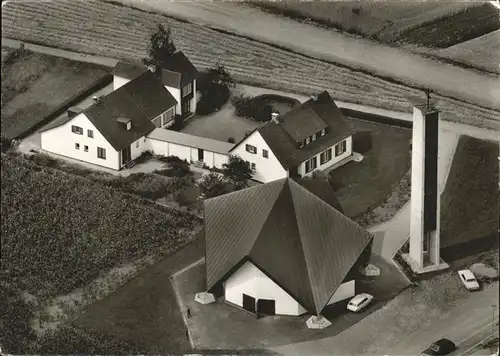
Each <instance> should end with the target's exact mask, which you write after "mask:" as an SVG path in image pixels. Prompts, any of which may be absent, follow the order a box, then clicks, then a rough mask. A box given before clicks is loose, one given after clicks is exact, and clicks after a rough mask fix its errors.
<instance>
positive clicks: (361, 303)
mask: <svg viewBox="0 0 500 356" xmlns="http://www.w3.org/2000/svg"><path fill="white" fill-rule="evenodd" d="M372 300H373V295H371V294H368V293H361V294H358V295H357V296H355V297H354V298H352V299H351V300H350V301H349V303H348V304H347V309H349V310H350V311H353V312H358V311H360V310H361V309H363V308H364V307H366V306H367V305H368V304H370V302H371V301H372Z"/></svg>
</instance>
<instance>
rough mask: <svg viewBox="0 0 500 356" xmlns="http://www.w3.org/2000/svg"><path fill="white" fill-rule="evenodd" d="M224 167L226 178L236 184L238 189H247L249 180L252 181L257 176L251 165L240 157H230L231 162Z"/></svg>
mask: <svg viewBox="0 0 500 356" xmlns="http://www.w3.org/2000/svg"><path fill="white" fill-rule="evenodd" d="M222 166H223V174H224V176H225V177H226V178H227V179H228V180H229V181H230V182H231V183H233V184H234V186H235V187H236V189H241V188H244V187H246V186H247V185H248V180H250V179H252V178H253V176H254V174H255V170H254V169H252V168H251V167H250V163H249V162H247V161H245V160H244V159H242V158H241V157H239V156H229V161H228V162H227V163H224V164H223V165H222Z"/></svg>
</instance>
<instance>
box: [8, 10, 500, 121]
mask: <svg viewBox="0 0 500 356" xmlns="http://www.w3.org/2000/svg"><path fill="white" fill-rule="evenodd" d="M2 10H3V11H2V29H3V36H5V37H8V38H15V39H19V40H24V41H28V42H34V43H41V44H46V45H48V46H53V47H60V48H65V49H70V50H74V51H78V52H85V53H92V54H99V55H105V56H108V57H115V58H122V59H127V60H135V61H138V60H140V59H141V58H144V57H146V56H147V46H148V39H149V35H150V34H151V33H152V32H153V31H155V29H156V26H157V24H158V23H162V24H164V25H170V27H171V28H172V34H173V37H174V39H175V42H176V44H177V46H178V48H179V49H181V50H183V51H184V52H185V53H186V55H187V56H188V57H189V58H190V59H191V60H192V61H193V63H194V64H195V65H196V66H197V67H198V68H199V69H204V68H207V67H210V66H212V65H213V64H214V63H215V62H216V61H219V62H221V63H222V64H224V65H225V66H226V68H227V69H228V70H229V71H230V73H231V74H232V75H233V76H234V77H235V79H237V80H238V81H240V82H245V83H248V84H253V85H258V86H266V87H268V88H271V89H285V90H287V91H291V92H298V93H303V94H312V93H317V92H319V91H322V90H325V89H326V90H328V91H329V92H330V93H331V94H332V95H333V97H334V98H336V99H338V100H341V101H348V102H353V103H363V104H365V105H371V106H375V107H381V108H386V109H394V110H400V111H410V109H411V107H412V102H413V100H414V98H415V97H419V98H423V93H422V91H421V90H416V89H411V88H408V87H407V86H403V85H399V84H394V83H392V82H389V81H386V80H383V79H380V78H376V77H374V76H371V75H369V74H364V73H361V72H359V71H354V70H350V69H347V68H342V67H339V66H336V65H333V64H329V63H325V62H322V61H319V60H315V59H312V58H307V57H305V56H302V55H299V54H294V53H290V52H288V51H285V50H281V49H277V48H275V47H272V46H270V45H266V44H262V43H259V42H255V41H252V40H248V39H245V38H241V37H238V36H234V35H230V34H226V33H222V32H219V31H215V30H212V29H209V28H206V27H203V26H200V25H196V24H191V23H186V22H181V21H177V20H175V19H172V18H168V17H166V16H163V15H159V14H153V13H148V12H145V11H141V10H138V9H135V8H130V7H125V6H120V5H116V4H114V3H109V2H104V1H100V2H96V1H88V2H80V1H78V2H61V1H52V2H43V3H38V2H9V3H7V4H6V5H4V7H3V8H2ZM433 99H435V100H436V105H437V106H438V107H439V108H440V109H441V110H442V117H443V119H445V120H452V121H458V122H465V123H467V122H468V123H471V122H474V124H475V125H477V126H484V127H490V128H500V123H499V122H498V117H499V116H500V113H498V112H497V111H494V110H489V109H485V108H481V107H478V106H476V105H473V104H467V103H463V102H461V101H458V100H454V99H451V98H446V97H442V96H439V95H434V96H433Z"/></svg>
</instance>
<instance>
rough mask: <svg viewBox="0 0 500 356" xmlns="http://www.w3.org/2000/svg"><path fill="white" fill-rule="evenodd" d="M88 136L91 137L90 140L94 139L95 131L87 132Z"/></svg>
mask: <svg viewBox="0 0 500 356" xmlns="http://www.w3.org/2000/svg"><path fill="white" fill-rule="evenodd" d="M87 136H88V137H90V138H94V131H92V130H87Z"/></svg>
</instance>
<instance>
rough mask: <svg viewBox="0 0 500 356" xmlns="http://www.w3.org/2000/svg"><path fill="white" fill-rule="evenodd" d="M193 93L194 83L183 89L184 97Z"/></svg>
mask: <svg viewBox="0 0 500 356" xmlns="http://www.w3.org/2000/svg"><path fill="white" fill-rule="evenodd" d="M192 91H193V83H189V84H186V85H184V86H183V87H182V97H185V96H186V95H189V94H191V92H192Z"/></svg>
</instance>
